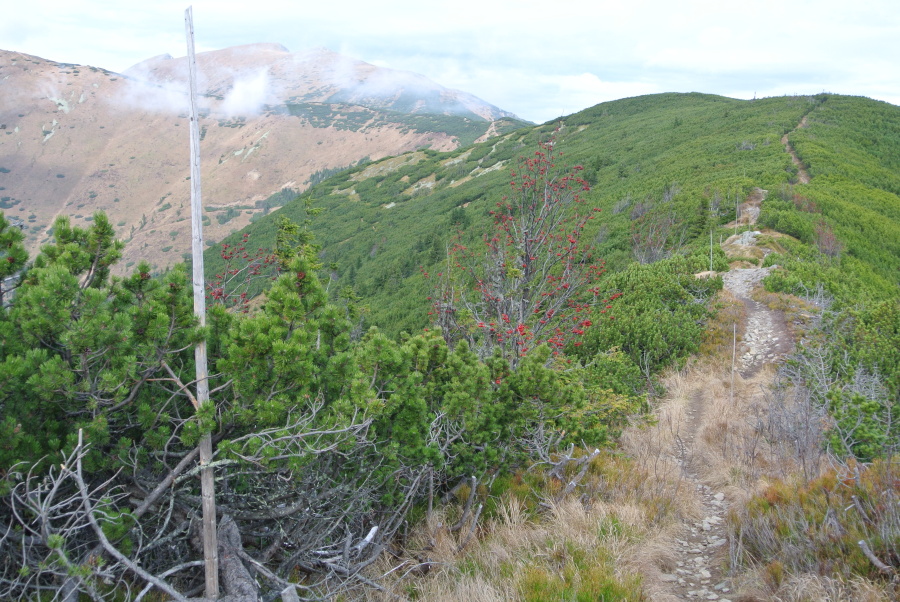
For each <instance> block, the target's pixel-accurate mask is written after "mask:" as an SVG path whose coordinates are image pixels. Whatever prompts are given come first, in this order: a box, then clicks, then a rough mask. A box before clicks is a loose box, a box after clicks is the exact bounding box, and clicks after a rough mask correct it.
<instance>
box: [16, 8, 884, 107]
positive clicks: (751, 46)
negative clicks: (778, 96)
mask: <svg viewBox="0 0 900 602" xmlns="http://www.w3.org/2000/svg"><path fill="white" fill-rule="evenodd" d="M123 6H124V7H123ZM184 8H185V3H183V2H174V1H173V0H159V1H156V2H146V3H140V4H134V3H131V4H127V5H122V4H121V3H114V2H112V1H103V0H83V1H81V2H77V3H72V2H62V1H60V0H35V1H34V2H32V3H30V4H28V5H23V4H21V3H19V4H12V5H11V6H10V7H6V8H5V9H4V18H3V21H2V22H0V45H4V44H5V45H9V46H10V47H7V48H5V49H7V50H18V51H22V52H26V53H30V54H36V55H38V56H42V57H44V58H48V59H51V60H57V61H61V62H75V63H87V64H92V65H95V66H99V67H104V68H107V69H112V70H118V71H121V70H124V69H126V68H127V67H129V66H130V65H132V64H134V63H137V62H139V61H141V60H143V59H146V58H148V57H151V56H156V55H159V54H163V53H170V54H172V55H173V56H176V57H177V56H183V55H184V54H185V40H184ZM193 11H194V21H195V33H196V44H197V49H198V51H203V50H212V49H219V48H224V47H228V46H234V45H239V44H248V43H257V42H278V43H282V44H284V45H285V46H287V47H288V48H289V49H291V50H292V51H294V52H298V51H302V50H304V49H305V48H309V47H312V46H326V47H329V48H332V49H334V50H339V51H342V52H345V53H347V54H349V55H350V56H352V57H354V58H358V59H362V60H365V61H367V62H372V63H375V64H379V65H385V66H390V67H392V68H395V69H402V70H411V71H415V72H418V73H421V74H423V75H425V76H426V77H428V78H430V79H432V80H434V81H436V82H438V83H440V84H442V85H445V86H448V87H452V88H459V89H462V90H464V91H467V92H471V93H473V94H476V95H477V96H480V97H482V98H483V99H484V100H486V101H488V102H491V103H493V104H495V105H497V106H499V107H501V108H503V109H506V110H510V111H513V112H515V113H518V114H519V115H520V116H522V117H523V118H526V119H531V120H535V121H541V120H543V119H546V118H549V117H548V115H549V116H554V115H555V114H557V113H559V112H560V111H563V112H569V111H572V110H576V109H580V108H584V106H587V105H584V106H582V105H580V104H579V103H581V102H588V103H591V102H593V100H592V99H593V98H595V97H596V98H605V97H606V95H607V92H610V93H614V94H615V93H616V92H617V91H618V92H620V93H622V94H632V93H640V92H639V91H641V90H645V89H647V90H654V91H686V90H697V91H702V92H709V93H720V94H730V93H732V91H733V90H736V89H740V90H750V89H753V88H754V87H756V88H757V91H758V92H759V93H760V94H765V93H767V92H766V91H768V90H780V89H793V91H796V92H799V93H806V92H810V93H811V92H818V91H821V89H822V88H825V89H828V90H829V91H833V92H838V93H844V94H863V95H872V96H876V97H878V98H884V99H895V100H896V98H898V97H900V78H898V77H896V75H897V71H896V68H895V67H893V65H898V64H900V45H898V44H897V43H896V40H897V39H900V11H897V10H896V3H895V2H894V0H867V1H866V2H856V3H848V2H846V1H845V0H840V1H838V0H754V1H753V2H741V3H738V2H721V0H684V1H683V2H671V1H669V0H665V1H664V0H647V1H641V0H632V1H629V2H624V1H613V0H599V1H598V2H594V3H589V4H585V3H584V2H580V1H579V2H575V1H574V0H558V1H557V2H556V3H555V4H553V5H552V6H551V5H550V4H548V3H546V2H543V1H542V2H538V1H537V0H519V1H518V2H512V1H508V0H481V1H475V0H457V1H455V2H452V3H451V2H447V1H445V0H443V1H442V0H439V1H437V2H421V1H420V0H415V1H413V0H391V1H388V2H381V3H374V2H371V1H370V0H346V1H345V2H343V3H341V4H340V5H335V4H334V3H298V2H295V1H291V0H259V1H258V2H255V3H253V4H252V5H247V4H246V3H245V2H238V1H237V0H196V1H195V2H194V3H193ZM876 66H879V67H876ZM255 75H256V74H254V76H255ZM250 83H251V82H246V84H247V86H246V87H245V88H244V90H243V91H242V92H241V94H242V95H244V96H246V97H248V98H249V96H252V94H251V93H252V92H253V90H258V86H257V88H253V86H251V85H250ZM242 85H243V84H242ZM235 102H237V101H235ZM253 102H256V100H254V101H253ZM251 104H252V103H251Z"/></svg>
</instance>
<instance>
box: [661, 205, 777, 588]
mask: <svg viewBox="0 0 900 602" xmlns="http://www.w3.org/2000/svg"><path fill="white" fill-rule="evenodd" d="M765 192H766V191H764V190H761V189H755V190H754V191H753V194H752V195H751V198H749V199H748V201H747V203H746V204H745V207H742V209H744V208H746V210H745V211H742V216H744V219H743V220H742V223H743V224H753V223H755V221H756V217H757V216H758V215H759V205H760V203H762V201H763V200H764V198H765ZM757 234H758V233H756V232H750V233H744V235H743V236H741V237H740V238H741V240H739V241H734V242H733V243H732V244H739V245H742V246H743V247H744V250H743V251H741V253H744V252H746V251H749V250H750V247H755V238H756V235H757ZM755 250H756V251H758V252H761V251H762V250H761V249H758V248H757V249H755ZM762 255H763V254H762V253H760V256H762ZM744 264H746V262H744ZM772 269H773V268H771V267H770V268H759V267H746V268H733V269H732V270H730V271H729V272H727V273H726V274H724V275H723V280H724V286H725V289H726V290H727V291H729V292H730V293H731V294H732V295H733V296H734V297H735V298H736V299H737V300H738V301H740V302H741V303H743V305H744V308H745V310H746V324H745V328H744V335H743V340H742V341H741V342H740V343H739V347H738V349H737V353H736V356H737V358H736V364H737V365H736V366H735V368H736V370H737V372H739V374H740V375H741V377H742V378H743V379H750V378H752V377H753V376H754V375H755V374H756V373H757V372H758V371H759V370H760V369H761V368H762V367H763V366H764V365H765V364H767V363H771V362H775V361H777V360H778V359H779V358H780V357H782V356H783V355H785V354H786V353H788V352H789V351H790V350H791V348H792V341H791V337H790V335H789V331H788V329H787V328H786V325H785V319H784V316H783V315H782V313H781V312H780V311H777V310H773V309H771V308H769V307H768V306H766V305H765V304H764V303H761V302H760V301H757V300H755V299H753V298H752V293H753V290H754V289H755V288H756V287H758V286H759V285H760V283H761V281H762V279H763V278H765V277H766V276H767V275H768V274H769V272H770V271H771V270H772ZM689 389H690V390H689V393H687V396H688V401H687V403H686V404H684V405H683V406H681V407H680V408H679V409H674V410H673V408H668V409H665V408H664V411H668V412H671V413H673V414H675V415H676V416H677V418H676V421H677V424H676V426H675V428H674V429H673V431H674V432H675V433H676V435H675V436H674V437H673V443H672V448H673V449H671V450H670V451H669V453H670V454H672V457H674V460H675V462H676V463H677V465H678V466H680V468H681V476H682V478H683V479H684V482H685V484H686V485H687V486H688V487H690V488H691V489H692V490H693V493H694V496H693V499H694V500H695V502H696V504H697V508H696V509H695V510H694V512H692V513H689V515H690V516H693V518H689V519H687V520H685V521H684V523H683V524H682V525H681V527H680V529H679V531H678V533H677V534H676V535H675V537H674V541H673V547H674V554H673V556H672V557H671V558H672V559H673V563H672V565H671V567H670V570H668V571H667V572H664V573H662V574H661V575H659V578H658V582H659V583H657V586H656V587H654V591H653V592H649V593H650V599H651V600H660V601H669V600H719V601H721V602H729V601H730V600H731V599H732V598H730V596H734V595H735V594H734V591H733V589H732V584H731V582H730V581H729V579H728V575H727V571H726V568H725V567H726V566H727V556H726V555H727V550H728V545H727V544H728V540H727V529H726V525H725V521H726V516H727V513H728V504H729V499H728V492H727V490H726V489H725V488H724V486H723V485H722V484H721V483H722V481H721V480H717V479H715V478H713V477H712V476H711V475H710V473H709V471H708V470H707V468H708V464H710V463H711V462H715V460H714V459H713V460H711V457H710V453H715V452H711V449H710V446H709V445H706V446H704V445H703V441H701V439H702V438H704V437H706V436H707V432H706V431H705V429H706V428H708V426H707V425H709V424H713V423H714V422H715V421H716V416H711V415H708V414H709V413H711V412H713V411H714V410H712V408H714V407H716V405H715V402H716V401H717V400H716V398H715V397H714V396H715V395H716V393H715V392H712V391H711V390H710V389H709V388H708V387H704V384H703V383H694V384H691V385H690V387H689ZM718 394H719V395H721V391H719V393H718ZM719 401H721V400H719Z"/></svg>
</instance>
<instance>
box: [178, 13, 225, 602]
mask: <svg viewBox="0 0 900 602" xmlns="http://www.w3.org/2000/svg"><path fill="white" fill-rule="evenodd" d="M184 28H185V33H186V35H187V49H188V57H187V58H188V71H189V72H190V89H191V94H190V97H191V123H190V128H189V130H190V133H191V256H192V258H193V268H194V269H193V285H194V315H196V316H197V319H198V320H199V322H200V326H206V290H205V288H206V278H205V275H204V272H203V216H202V211H203V205H202V203H201V196H200V123H199V112H198V110H197V62H196V59H195V57H194V16H193V11H192V7H190V6H189V7H188V8H187V10H185V11H184ZM194 360H195V362H196V364H197V410H198V411H200V410H201V408H203V406H204V405H205V404H208V403H210V400H209V373H208V372H207V366H206V341H204V340H201V341H200V342H199V343H197V346H196V347H195V348H194ZM212 456H213V453H212V437H211V436H210V435H206V436H205V437H203V439H202V440H201V441H200V466H201V470H200V495H201V499H202V505H203V558H204V560H205V561H206V597H207V598H208V599H210V600H216V599H218V597H219V553H218V542H217V540H216V492H215V475H214V469H212V468H210V467H209V466H208V465H209V463H210V462H212Z"/></svg>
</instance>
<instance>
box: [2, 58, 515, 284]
mask: <svg viewBox="0 0 900 602" xmlns="http://www.w3.org/2000/svg"><path fill="white" fill-rule="evenodd" d="M198 63H199V67H200V71H201V78H202V82H201V92H202V93H203V95H204V97H203V99H202V102H201V107H202V111H203V117H202V118H201V132H202V134H201V135H202V140H203V141H202V144H201V152H202V159H201V163H202V168H203V204H204V206H205V207H207V210H208V211H209V213H208V215H209V218H210V219H209V224H208V227H207V231H206V235H207V238H208V239H209V240H219V239H221V238H222V237H223V236H224V235H225V234H227V233H228V232H231V231H234V230H236V229H238V228H240V227H243V226H244V225H246V224H247V223H248V222H249V220H250V218H251V217H252V215H253V214H255V213H260V212H263V211H266V210H268V208H267V207H265V204H264V203H263V201H264V200H265V199H266V198H268V197H269V196H270V195H271V194H273V193H275V192H278V191H280V190H282V189H283V188H291V189H294V190H302V189H304V188H306V186H307V184H308V181H309V179H310V177H312V176H313V175H314V174H315V173H316V172H321V171H323V170H328V169H334V168H339V167H344V166H347V165H350V164H353V163H355V162H357V161H359V160H361V159H363V158H366V157H368V158H372V159H377V158H381V157H384V156H386V155H394V154H399V153H402V152H405V151H408V150H412V149H415V148H419V147H423V146H430V147H431V148H434V149H438V150H450V149H452V148H455V147H457V146H458V145H459V143H460V136H462V137H463V138H464V141H469V140H471V139H475V138H477V137H478V136H480V135H483V134H484V133H485V132H487V131H488V128H489V127H490V126H491V125H492V124H491V120H492V119H505V118H506V117H507V116H509V114H508V113H505V112H503V111H500V110H499V109H497V108H496V107H492V106H491V105H488V104H487V103H483V102H481V101H478V99H476V98H474V97H472V96H470V95H467V94H464V93H461V92H455V91H451V90H446V89H443V88H441V87H440V86H438V85H437V84H434V83H432V82H429V81H428V80H427V79H425V78H423V77H421V76H417V75H415V74H409V73H398V72H392V71H390V70H385V69H380V68H377V67H374V66H372V65H368V64H366V63H362V62H360V61H352V60H350V59H346V58H344V57H341V56H340V55H337V54H335V53H332V52H329V51H327V50H314V51H311V52H308V53H303V54H291V53H289V52H288V51H287V50H285V49H284V48H283V47H280V46H278V45H271V44H260V45H251V46H242V47H236V48H229V49H226V50H221V51H215V52H208V53H201V54H200V55H198ZM185 74H186V61H185V59H172V58H170V57H165V56H164V57H157V58H154V59H149V60H147V61H144V62H142V63H139V64H138V65H135V66H134V67H132V68H131V69H129V70H128V71H127V73H126V74H118V73H112V72H109V71H106V70H104V69H99V68H96V67H85V66H79V65H71V64H65V63H57V62H54V61H48V60H44V59H41V58H38V57H33V56H29V55H24V54H21V53H16V52H7V51H0V210H3V211H4V212H5V213H6V214H7V215H10V216H11V217H18V218H21V219H23V220H24V221H25V222H26V224H27V226H28V231H27V234H28V243H29V246H30V250H31V251H32V252H34V251H35V250H36V249H37V247H38V246H39V244H40V243H41V242H42V241H44V240H47V238H48V229H49V228H50V226H51V225H52V223H53V220H54V218H55V217H56V216H57V215H61V214H65V215H71V216H73V218H74V219H73V221H74V222H75V223H76V224H77V223H84V222H85V221H87V220H90V217H91V214H92V213H93V212H94V211H97V210H99V209H102V210H105V211H106V212H107V213H108V214H109V216H110V218H111V220H112V223H113V224H116V225H117V228H118V231H119V235H120V236H122V237H123V238H126V239H130V242H129V244H128V246H127V248H126V254H127V257H126V262H133V261H137V260H140V259H148V260H150V261H151V263H153V264H155V265H156V266H159V267H165V266H168V265H171V264H172V263H174V262H176V261H178V260H180V258H181V255H182V253H184V252H186V251H187V250H188V249H189V247H190V222H189V220H188V213H189V211H188V207H189V194H190V193H189V181H188V176H189V169H188V127H187V124H188V121H187V99H186V89H187V86H186V75H185ZM392 86H393V87H392ZM350 103H356V104H350ZM494 129H495V128H491V131H493V130H494Z"/></svg>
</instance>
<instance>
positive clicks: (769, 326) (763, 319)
mask: <svg viewBox="0 0 900 602" xmlns="http://www.w3.org/2000/svg"><path fill="white" fill-rule="evenodd" d="M771 270H772V268H771V267H768V268H748V269H738V270H731V271H730V272H728V273H727V274H725V275H724V276H723V280H724V282H725V289H726V290H728V291H730V292H731V293H732V294H733V295H734V296H735V297H737V298H738V300H740V301H741V302H742V303H743V304H744V307H745V308H746V310H747V324H746V327H745V328H746V330H745V331H744V337H743V341H742V342H741V346H740V348H739V350H738V366H737V367H738V370H739V371H740V373H741V376H743V377H744V378H749V377H751V376H753V375H754V374H756V372H758V371H759V369H760V368H762V366H763V365H764V364H766V363H770V362H774V361H775V360H776V359H778V358H779V357H782V356H783V355H785V354H786V353H788V352H790V350H791V347H792V342H791V339H790V336H789V334H788V330H787V327H786V325H785V321H784V315H783V314H782V313H781V312H780V311H775V310H772V309H770V308H768V307H766V306H765V305H763V304H762V303H760V302H759V301H756V300H755V299H753V298H751V296H750V295H751V293H752V292H753V289H754V288H756V287H757V286H759V285H760V282H761V281H762V279H763V278H765V277H766V276H768V275H769V272H770V271H771Z"/></svg>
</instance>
